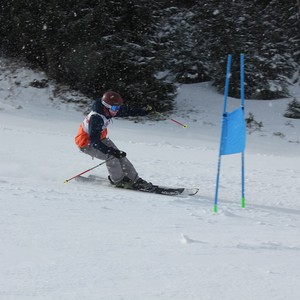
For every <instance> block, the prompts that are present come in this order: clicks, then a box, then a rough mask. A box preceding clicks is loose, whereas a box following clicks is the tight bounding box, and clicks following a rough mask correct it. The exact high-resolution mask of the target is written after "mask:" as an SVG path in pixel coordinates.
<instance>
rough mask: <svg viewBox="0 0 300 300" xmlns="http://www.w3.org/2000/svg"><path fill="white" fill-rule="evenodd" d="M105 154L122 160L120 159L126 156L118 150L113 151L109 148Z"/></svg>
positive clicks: (113, 149)
mask: <svg viewBox="0 0 300 300" xmlns="http://www.w3.org/2000/svg"><path fill="white" fill-rule="evenodd" d="M107 153H108V154H110V155H112V156H114V157H116V158H122V157H125V156H126V152H124V151H121V150H119V149H115V148H109V149H108V152H107Z"/></svg>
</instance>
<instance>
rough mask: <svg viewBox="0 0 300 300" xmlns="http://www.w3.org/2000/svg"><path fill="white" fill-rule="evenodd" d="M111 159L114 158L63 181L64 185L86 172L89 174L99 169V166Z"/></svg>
mask: <svg viewBox="0 0 300 300" xmlns="http://www.w3.org/2000/svg"><path fill="white" fill-rule="evenodd" d="M113 158H114V157H110V158H108V159H107V160H105V161H103V162H102V163H100V164H99V165H97V166H95V167H92V168H90V169H88V170H85V171H83V172H81V173H79V174H77V175H75V176H73V177H71V178H69V179H66V180H65V181H64V183H68V182H69V181H70V180H72V179H74V178H76V177H78V176H80V175H82V174H85V173H87V172H89V171H92V170H94V169H96V168H98V167H100V166H101V165H103V164H105V163H106V162H108V161H109V160H111V159H113Z"/></svg>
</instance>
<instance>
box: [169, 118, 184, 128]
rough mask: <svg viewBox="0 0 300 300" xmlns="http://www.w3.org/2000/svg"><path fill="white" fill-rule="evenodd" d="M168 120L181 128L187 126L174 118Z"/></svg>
mask: <svg viewBox="0 0 300 300" xmlns="http://www.w3.org/2000/svg"><path fill="white" fill-rule="evenodd" d="M170 120H171V121H172V122H174V123H176V124H178V125H180V126H182V127H183V128H187V127H188V126H187V125H186V124H182V123H180V122H178V121H176V120H174V119H170Z"/></svg>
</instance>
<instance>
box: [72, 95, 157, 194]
mask: <svg viewBox="0 0 300 300" xmlns="http://www.w3.org/2000/svg"><path fill="white" fill-rule="evenodd" d="M150 110H151V108H150V107H149V108H148V109H144V108H129V107H128V106H123V99H122V97H121V96H120V95H119V94H118V93H116V92H113V91H108V92H106V93H104V94H103V96H102V98H101V99H98V100H96V101H95V103H94V105H93V107H92V111H91V112H90V113H89V114H88V115H87V116H86V117H85V119H84V120H83V122H82V123H81V125H80V127H79V130H78V133H77V135H76V137H75V143H76V145H77V146H78V147H79V149H80V150H81V151H82V152H83V153H85V154H88V155H90V156H91V157H92V158H94V157H96V158H98V159H101V160H107V161H106V167H107V170H108V173H109V176H108V179H109V180H110V182H111V183H112V184H114V185H115V186H116V187H122V188H129V189H151V187H152V183H150V182H147V181H145V180H143V179H142V178H140V177H139V175H138V173H137V171H136V169H135V168H134V166H133V165H132V163H131V162H130V161H129V160H128V159H127V157H126V152H124V151H122V150H119V149H118V148H117V146H116V145H115V144H114V143H113V141H112V140H110V139H109V138H108V136H107V134H108V130H107V127H108V125H109V124H110V122H111V120H112V118H113V117H125V116H137V115H139V116H141V115H142V116H144V115H147V114H148V113H149V111H150Z"/></svg>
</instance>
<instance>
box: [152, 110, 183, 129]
mask: <svg viewBox="0 0 300 300" xmlns="http://www.w3.org/2000/svg"><path fill="white" fill-rule="evenodd" d="M157 113H158V114H159V115H161V116H162V117H164V115H163V114H162V113H159V112H157ZM169 120H170V121H172V122H174V123H176V124H178V125H180V126H182V127H183V128H187V127H188V126H187V125H186V124H182V123H180V122H178V121H176V120H174V119H171V118H169Z"/></svg>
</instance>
